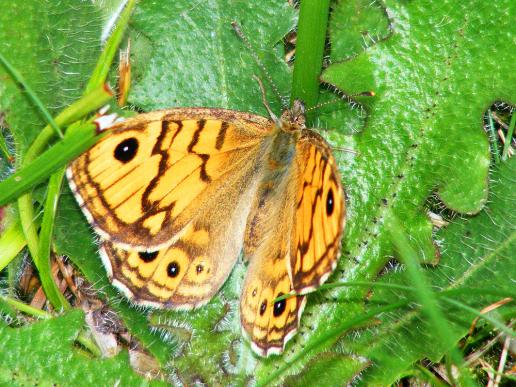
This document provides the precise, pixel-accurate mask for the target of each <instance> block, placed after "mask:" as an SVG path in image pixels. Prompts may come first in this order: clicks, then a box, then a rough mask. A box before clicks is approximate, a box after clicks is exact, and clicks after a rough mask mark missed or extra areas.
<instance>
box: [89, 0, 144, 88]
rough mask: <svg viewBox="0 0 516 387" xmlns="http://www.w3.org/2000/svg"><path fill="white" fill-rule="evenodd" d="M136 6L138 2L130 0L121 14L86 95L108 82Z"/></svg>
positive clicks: (94, 71) (98, 62)
mask: <svg viewBox="0 0 516 387" xmlns="http://www.w3.org/2000/svg"><path fill="white" fill-rule="evenodd" d="M135 4H136V0H129V1H128V2H127V4H126V6H125V8H124V10H123V11H122V13H121V14H120V18H119V20H118V23H117V24H116V26H115V28H114V30H113V32H112V33H111V36H110V37H109V39H108V41H107V42H106V45H105V46H104V50H102V53H101V54H100V57H99V60H98V61H97V65H96V66H95V69H94V70H93V73H92V75H91V78H90V80H89V81H88V85H87V86H86V93H87V92H89V91H91V90H93V89H95V88H97V87H99V86H101V85H103V84H104V83H105V82H106V78H107V76H108V73H109V69H110V68H111V64H112V63H113V59H114V58H115V55H116V50H117V49H118V46H119V45H120V42H121V41H122V38H123V37H124V32H125V30H126V28H127V25H128V24H129V18H130V17H131V13H132V12H133V9H134V6H135Z"/></svg>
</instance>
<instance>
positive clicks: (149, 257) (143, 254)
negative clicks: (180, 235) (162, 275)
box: [138, 251, 158, 263]
mask: <svg viewBox="0 0 516 387" xmlns="http://www.w3.org/2000/svg"><path fill="white" fill-rule="evenodd" d="M138 256H139V257H140V259H141V260H142V261H143V262H146V263H149V262H152V261H154V259H155V258H156V257H157V256H158V252H157V251H140V252H139V253H138Z"/></svg>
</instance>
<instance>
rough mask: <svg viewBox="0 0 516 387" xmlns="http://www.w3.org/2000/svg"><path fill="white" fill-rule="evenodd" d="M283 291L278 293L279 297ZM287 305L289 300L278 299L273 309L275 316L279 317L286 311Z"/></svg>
mask: <svg viewBox="0 0 516 387" xmlns="http://www.w3.org/2000/svg"><path fill="white" fill-rule="evenodd" d="M282 295H283V293H280V294H278V297H281V296H282ZM286 306H287V300H285V299H283V300H281V301H277V302H275V303H274V309H273V311H272V314H273V315H274V317H279V316H281V315H282V314H283V312H284V311H285V307H286Z"/></svg>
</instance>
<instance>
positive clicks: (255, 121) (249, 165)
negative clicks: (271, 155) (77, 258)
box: [68, 109, 272, 250]
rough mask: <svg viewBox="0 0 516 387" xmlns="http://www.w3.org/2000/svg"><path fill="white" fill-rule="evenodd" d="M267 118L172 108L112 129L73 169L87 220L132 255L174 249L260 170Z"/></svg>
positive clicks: (71, 175) (72, 180)
mask: <svg viewBox="0 0 516 387" xmlns="http://www.w3.org/2000/svg"><path fill="white" fill-rule="evenodd" d="M271 130H272V126H271V123H270V122H269V121H268V120H266V119H265V118H262V117H258V116H254V115H250V114H246V113H239V112H233V111H226V110H222V109H172V110H167V111H161V112H153V113H148V114H142V115H139V116H136V117H135V118H133V119H129V120H126V121H124V122H123V123H121V124H118V125H117V126H115V127H113V128H112V129H111V131H112V133H111V134H110V135H109V136H106V137H105V138H104V139H103V140H101V141H100V142H99V143H98V144H96V145H95V146H94V147H93V148H91V149H90V150H89V151H87V152H86V153H84V154H83V155H81V156H80V157H79V158H78V159H76V160H75V161H74V162H73V163H72V164H71V166H70V167H69V169H68V178H69V181H70V186H71V188H72V190H73V191H74V193H75V196H76V197H77V199H78V201H79V204H80V206H81V208H82V210H83V212H84V213H85V214H86V216H87V218H88V220H89V221H90V223H91V224H92V225H93V227H94V228H95V229H96V231H97V232H98V233H99V234H100V235H101V236H102V237H103V238H104V239H107V240H110V241H112V242H113V243H115V244H117V245H118V246H120V247H125V248H127V249H138V250H149V249H159V248H160V247H165V246H167V245H169V244H171V243H172V242H173V241H174V239H175V238H176V237H177V236H178V235H179V234H180V232H181V230H182V229H183V228H184V227H185V226H186V225H187V224H188V223H189V222H190V221H191V220H192V219H193V218H194V217H195V216H196V214H198V213H201V212H204V211H207V209H208V208H209V207H210V203H211V201H212V200H213V197H214V196H215V194H216V193H217V192H220V191H221V190H223V189H224V187H226V186H228V185H229V186H231V185H232V184H233V183H234V181H235V179H236V178H237V177H238V176H239V175H240V172H241V171H245V170H247V171H249V170H251V169H253V168H255V167H256V165H257V164H258V165H259V160H257V159H256V158H257V157H261V155H262V154H263V153H264V152H266V149H265V148H266V147H267V144H266V143H267V141H266V140H264V138H268V137H267V136H268V135H269V134H270V132H271Z"/></svg>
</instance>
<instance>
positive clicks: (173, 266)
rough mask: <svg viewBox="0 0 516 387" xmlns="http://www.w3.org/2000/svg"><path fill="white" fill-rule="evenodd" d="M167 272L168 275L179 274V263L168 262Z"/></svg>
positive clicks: (175, 275)
mask: <svg viewBox="0 0 516 387" xmlns="http://www.w3.org/2000/svg"><path fill="white" fill-rule="evenodd" d="M167 274H168V276H169V277H172V278H174V277H177V275H178V274H179V264H178V263H177V262H175V261H174V262H170V263H169V264H168V266H167Z"/></svg>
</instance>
